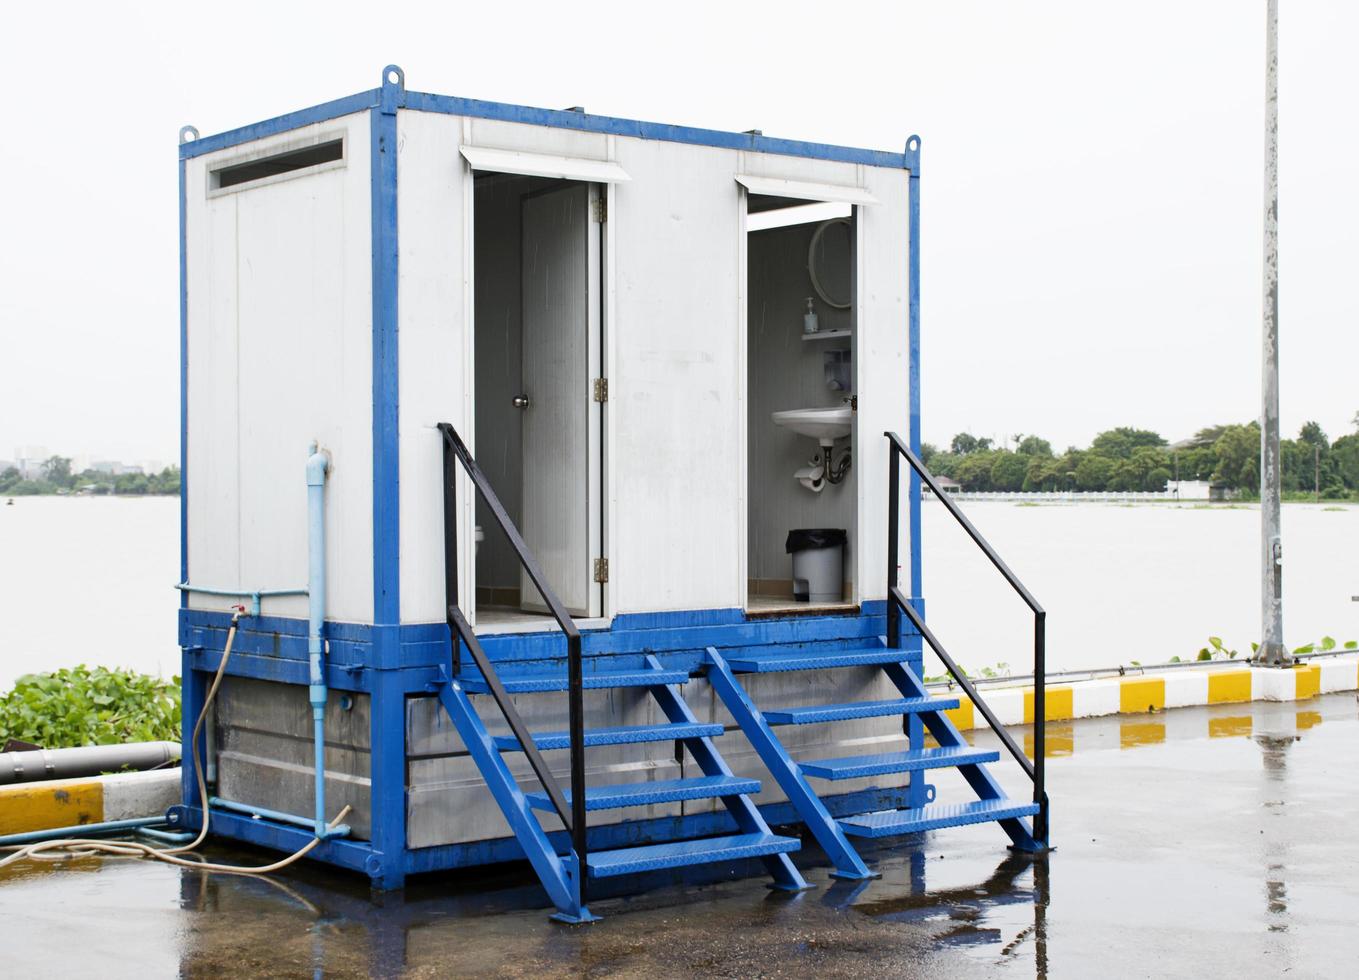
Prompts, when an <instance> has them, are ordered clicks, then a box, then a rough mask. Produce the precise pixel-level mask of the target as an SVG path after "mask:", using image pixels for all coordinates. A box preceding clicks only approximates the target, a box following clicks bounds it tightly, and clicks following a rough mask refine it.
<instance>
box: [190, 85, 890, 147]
mask: <svg viewBox="0 0 1359 980" xmlns="http://www.w3.org/2000/svg"><path fill="white" fill-rule="evenodd" d="M389 67H390V66H389ZM383 74H384V79H385V77H386V72H384V73H383ZM388 87H391V86H390V85H389V83H386V82H385V81H384V86H383V88H380V89H370V90H369V91H367V92H359V93H357V94H355V95H350V96H347V97H345V98H342V99H336V100H334V101H333V102H325V103H322V104H321V105H316V106H311V107H310V108H307V109H299V110H297V111H296V112H289V113H286V114H285V115H282V116H276V117H275V118H273V119H266V120H263V121H262V122H258V123H254V124H253V125H250V126H242V127H240V128H239V129H232V130H228V131H227V132H224V133H217V134H214V135H212V136H204V137H201V138H199V139H196V140H192V141H190V142H188V143H185V144H184V146H182V147H181V148H180V157H181V158H182V159H189V158H192V157H196V156H202V155H203V154H204V153H211V152H213V151H215V150H223V149H226V148H228V147H232V146H237V145H239V144H241V143H248V142H250V141H251V140H257V139H262V138H263V137H266V136H273V135H276V134H277V133H282V132H287V131H288V130H290V129H297V128H299V127H301V126H310V125H312V124H314V123H318V122H326V121H328V120H331V119H336V118H338V117H340V116H345V115H349V114H350V113H354V112H360V111H362V110H364V109H370V108H374V107H376V106H379V105H381V104H382V98H383V92H384V89H385V88H388ZM404 95H405V103H404V106H403V107H404V108H407V109H416V110H419V111H422V112H437V113H441V114H444V115H453V116H470V117H473V118H476V119H497V120H500V121H502V122H516V123H525V124H527V125H530V126H551V127H553V128H555V129H574V130H578V131H581V132H587V133H606V134H609V135H611V136H631V137H635V138H637V139H645V140H663V141H666V142H670V143H692V144H696V145H698V146H716V147H721V148H723V149H728V150H745V151H747V152H751V153H774V154H779V155H781V156H792V157H809V158H812V159H816V160H835V161H837V162H840V163H861V164H865V165H867V166H870V167H892V168H895V169H904V168H907V167H909V166H910V162H909V161H910V158H911V154H910V153H891V152H888V151H886V150H869V149H862V148H858V147H852V146H837V145H835V144H831V143H810V142H805V141H803V140H788V139H776V138H774V137H770V136H755V135H752V134H750V133H729V132H725V131H723V130H717V129H699V128H696V127H692V126H674V125H670V124H668V123H656V122H644V121H642V120H640V119H622V118H618V117H615V116H595V115H590V114H589V113H584V112H568V111H565V110H561V109H538V108H534V107H533V106H521V105H510V104H508V103H504V102H485V101H482V100H480V99H463V98H458V97H456V96H451V95H435V94H433V93H430V92H404Z"/></svg>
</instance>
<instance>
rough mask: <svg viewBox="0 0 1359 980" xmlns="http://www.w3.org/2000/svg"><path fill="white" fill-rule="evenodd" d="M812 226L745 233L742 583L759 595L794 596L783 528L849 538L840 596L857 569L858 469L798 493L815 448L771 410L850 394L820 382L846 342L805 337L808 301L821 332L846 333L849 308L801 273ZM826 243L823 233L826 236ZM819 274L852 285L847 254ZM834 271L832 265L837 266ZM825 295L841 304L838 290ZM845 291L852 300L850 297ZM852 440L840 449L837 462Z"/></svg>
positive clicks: (829, 403)
mask: <svg viewBox="0 0 1359 980" xmlns="http://www.w3.org/2000/svg"><path fill="white" fill-rule="evenodd" d="M816 227H817V226H816V224H814V223H809V224H801V225H789V226H787V227H783V228H771V229H769V230H766V231H756V232H751V233H750V235H749V240H748V242H747V248H746V264H747V269H748V275H749V280H748V289H747V301H748V310H747V321H746V322H747V329H748V344H747V360H746V363H747V365H748V379H747V383H748V389H747V391H748V395H747V401H746V404H747V425H748V430H749V432H748V439H749V443H748V464H747V475H748V480H749V490H748V493H747V498H746V499H747V500H748V502H749V503H748V506H749V520H748V528H749V535H750V541H749V547H750V558H749V563H748V566H747V567H748V577H749V579H750V583H749V585H750V590H751V593H752V594H756V595H775V596H779V595H791V587H792V574H793V571H792V557H791V556H790V555H789V554H787V552H786V550H785V547H784V545H785V542H786V541H787V538H788V532H789V530H791V529H793V528H804V527H838V528H844V529H845V530H846V531H847V532H848V533H849V546H848V547H847V548H846V549H845V578H846V595H847V597H848V596H852V595H853V591H852V587H851V583H850V582H849V579H850V578H851V576H852V574H853V571H852V570H853V568H854V558H853V554H854V546H855V531H856V528H855V519H854V517H855V510H856V505H855V500H856V497H857V491H856V489H855V471H854V469H853V468H851V469H850V471H849V474H848V475H847V476H846V477H845V480H844V481H843V482H842V483H839V484H837V485H835V486H827V487H826V488H825V489H824V490H822V491H821V492H820V493H813V492H812V491H810V490H807V489H804V488H803V487H802V486H801V485H800V484H799V483H798V482H797V481H796V480H795V479H794V478H793V473H794V472H795V471H796V470H798V469H800V468H802V467H804V466H807V465H808V462H809V460H810V459H811V457H812V455H813V454H814V453H816V452H817V451H818V450H819V447H818V446H817V444H816V441H815V440H813V439H810V438H808V437H807V436H802V435H798V434H797V433H795V432H792V431H791V430H789V429H784V428H781V427H779V426H777V425H775V424H774V422H773V421H772V420H771V419H770V414H771V413H772V412H778V411H783V410H785V409H790V408H821V407H834V406H836V405H839V404H840V403H841V401H842V399H843V398H844V397H846V396H848V395H850V394H852V392H839V391H832V390H831V389H830V388H828V387H827V386H826V380H825V372H824V366H823V365H824V358H823V354H824V352H825V351H828V350H844V349H850V350H852V340H851V338H844V339H835V340H825V339H822V340H810V341H807V340H803V339H802V332H803V321H802V317H803V314H804V313H805V312H806V308H807V297H809V296H811V297H813V299H812V305H813V308H814V309H815V310H816V314H817V318H818V321H819V326H820V329H821V330H835V329H852V327H853V321H854V316H853V311H852V310H837V309H835V308H833V307H831V306H829V305H827V304H826V303H824V302H823V301H822V300H821V299H820V297H818V296H817V295H816V293H815V291H814V290H813V287H812V282H811V278H810V276H809V274H808V271H807V249H808V246H809V245H810V244H811V239H812V235H813V234H814V233H815V231H816ZM826 237H827V238H830V236H829V235H827V236H826ZM823 259H824V260H825V262H826V263H827V264H826V265H818V269H819V270H821V274H822V275H823V276H824V277H825V279H826V280H827V282H826V286H827V288H830V287H831V285H832V283H833V284H834V286H835V288H845V289H846V290H847V289H848V283H849V282H850V278H851V276H850V268H849V266H850V262H851V259H850V256H849V254H848V253H847V252H845V251H843V250H841V251H839V252H838V253H836V252H830V253H828V254H826V255H825V256H823ZM837 266H838V267H837ZM830 295H831V296H832V297H833V298H838V295H839V294H838V293H836V292H834V291H832V292H831V293H830ZM845 295H848V293H847V292H846V294H845ZM848 444H849V442H848V441H847V440H840V441H839V442H838V443H837V445H836V450H835V451H836V453H837V458H838V454H839V453H840V452H843V450H844V448H845V446H847V445H848Z"/></svg>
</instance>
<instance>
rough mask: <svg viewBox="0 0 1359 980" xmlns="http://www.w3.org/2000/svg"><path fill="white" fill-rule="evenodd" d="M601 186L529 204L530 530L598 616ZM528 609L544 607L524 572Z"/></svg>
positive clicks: (547, 568) (558, 586)
mask: <svg viewBox="0 0 1359 980" xmlns="http://www.w3.org/2000/svg"><path fill="white" fill-rule="evenodd" d="M594 194H595V190H594V187H593V185H586V184H573V185H569V186H566V187H563V188H561V189H554V190H551V191H547V192H544V193H540V194H534V195H530V196H528V197H525V198H524V202H523V225H522V230H523V378H524V392H523V396H524V398H526V399H527V402H526V407H524V430H523V431H524V440H523V453H524V458H523V466H524V469H523V473H524V478H523V479H524V484H523V528H522V530H523V535H524V541H525V543H526V544H527V545H528V547H529V549H530V550H531V551H532V552H533V554H534V555H535V556H537V558H538V561H539V563H540V564H541V565H542V568H543V572H544V574H545V575H546V576H547V580H548V583H549V584H550V585H551V586H552V588H553V589H554V590H555V591H556V593H557V595H558V596H559V597H560V598H561V600H562V603H563V604H564V605H565V606H566V608H567V609H568V610H570V612H571V613H572V614H573V615H577V616H597V615H599V612H600V605H601V603H600V588H599V586H598V585H596V584H595V582H594V558H595V556H596V555H598V554H599V553H600V552H599V541H598V539H599V528H600V518H599V514H598V511H599V499H600V498H599V479H598V475H599V425H600V422H599V419H600V414H599V405H598V404H597V403H596V402H595V401H594V399H593V379H594V378H595V377H597V376H598V375H599V368H598V363H599V346H600V345H599V325H600V324H599V310H600V305H599V293H600V289H599V278H600V277H599V253H600V250H599V233H598V227H599V226H598V225H597V224H596V223H595V222H594V221H593V218H592V200H593V198H594ZM520 588H521V592H520V594H521V597H522V598H521V601H522V604H523V606H524V608H526V609H535V610H541V609H543V608H544V606H543V604H542V600H541V597H540V596H539V594H538V590H537V589H536V588H535V587H534V585H533V583H532V581H530V580H529V578H528V576H527V575H522V576H521V585H520Z"/></svg>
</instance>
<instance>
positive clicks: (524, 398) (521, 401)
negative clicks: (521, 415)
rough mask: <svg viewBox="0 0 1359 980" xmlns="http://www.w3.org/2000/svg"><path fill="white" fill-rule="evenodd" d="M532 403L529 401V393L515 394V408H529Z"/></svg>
mask: <svg viewBox="0 0 1359 980" xmlns="http://www.w3.org/2000/svg"><path fill="white" fill-rule="evenodd" d="M530 404H531V403H530V402H529V396H528V395H515V396H514V407H515V408H528V407H529V405H530Z"/></svg>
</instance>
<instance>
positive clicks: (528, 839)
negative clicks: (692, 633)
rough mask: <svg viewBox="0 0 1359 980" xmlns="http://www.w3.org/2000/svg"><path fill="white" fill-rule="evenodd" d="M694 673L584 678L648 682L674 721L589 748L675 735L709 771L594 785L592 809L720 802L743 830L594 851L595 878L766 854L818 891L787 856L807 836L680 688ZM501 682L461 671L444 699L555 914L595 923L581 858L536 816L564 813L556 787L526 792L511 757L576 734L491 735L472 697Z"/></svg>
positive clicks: (597, 736) (782, 878)
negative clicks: (770, 815)
mask: <svg viewBox="0 0 1359 980" xmlns="http://www.w3.org/2000/svg"><path fill="white" fill-rule="evenodd" d="M473 642H475V641H473ZM688 679H689V673H688V671H670V670H665V669H663V668H662V667H661V665H660V664H659V662H657V661H656V659H655V658H654V657H648V658H647V665H646V669H644V670H632V671H596V672H592V673H590V674H588V675H586V676H585V678H584V685H583V686H584V687H585V688H586V689H592V690H601V689H610V688H623V687H631V688H640V687H645V688H646V689H647V690H648V692H649V693H650V695H651V696H652V697H653V698H654V699H655V701H656V702H657V703H658V704H659V705H660V708H661V710H662V712H663V713H664V714H665V716H666V719H667V721H666V723H664V724H655V725H635V726H627V727H617V728H599V729H593V730H586V731H585V732H584V744H585V745H586V746H596V745H627V744H639V743H643V742H657V741H673V742H677V743H682V744H683V745H684V746H685V747H686V748H687V749H688V751H689V754H690V756H691V757H692V758H693V759H694V761H695V762H696V763H697V764H698V766H699V768H700V769H701V770H702V772H703V775H702V776H694V777H690V778H685V779H669V780H663V781H655V782H644V783H628V784H622V785H611V786H593V787H589V788H588V789H587V790H586V791H585V801H584V802H585V809H586V810H587V811H588V810H611V809H617V808H620V807H640V806H649V805H651V804H654V803H666V802H675V801H684V800H700V799H720V800H721V801H722V803H723V804H724V805H725V806H726V808H727V812H728V813H729V814H731V816H732V818H733V819H734V820H735V822H736V826H737V831H738V832H737V833H735V834H730V835H725V836H721V837H709V838H703V839H698V840H681V841H668V842H665V843H659V844H647V845H643V846H638V847H625V848H619V849H616V850H607V851H591V852H589V853H588V855H587V857H586V861H585V864H586V880H591V879H600V878H611V877H615V876H619V875H628V874H640V873H643V872H649V871H658V870H663V869H667V868H681V867H690V866H693V865H699V864H714V863H729V862H733V861H741V860H747V859H751V858H760V859H762V860H763V861H764V864H765V866H766V867H767V868H768V870H769V873H770V874H771V875H772V876H773V879H774V887H775V888H779V889H782V890H787V891H801V890H802V889H805V888H809V887H811V886H809V885H808V884H807V882H806V880H805V879H804V878H803V877H802V874H801V873H800V872H799V871H798V869H797V867H796V866H795V865H794V864H793V862H792V861H791V860H790V859H789V858H788V854H789V852H791V851H796V850H797V849H798V848H800V847H801V846H802V843H801V841H799V840H798V839H797V838H794V837H781V836H779V835H777V834H775V833H773V831H771V830H770V828H769V825H768V824H767V823H766V822H765V819H764V817H763V816H762V815H761V814H760V811H759V810H758V809H756V807H755V805H754V804H753V803H752V802H751V800H750V796H751V795H752V794H755V793H758V792H759V791H760V782H759V780H756V779H742V778H739V777H737V776H735V775H734V774H733V773H732V771H731V768H730V767H729V766H728V765H727V764H726V762H725V761H724V760H723V759H722V756H721V755H720V754H719V753H718V751H717V749H716V747H715V746H714V745H713V741H712V740H713V739H714V738H716V737H718V736H720V735H722V734H723V731H724V729H723V727H722V726H721V725H716V724H711V725H705V724H701V723H700V722H699V721H698V720H697V719H696V718H695V717H694V715H693V712H692V711H691V710H690V708H689V706H688V705H687V704H686V703H685V701H684V699H683V698H682V697H680V696H679V694H677V693H676V691H675V690H674V689H673V688H672V687H671V685H673V684H679V683H682V682H684V681H687V680H688ZM499 683H501V684H503V686H504V688H505V690H507V691H516V692H521V693H532V694H547V693H552V692H561V691H565V690H567V689H568V687H569V680H568V677H567V675H566V673H565V672H563V673H560V674H529V675H520V676H518V677H510V678H507V679H505V680H504V681H501V682H499ZM492 687H493V685H492V683H490V682H489V679H488V678H487V677H486V676H483V675H478V674H471V675H469V676H460V677H458V678H455V679H453V680H451V681H450V682H449V683H447V684H445V685H443V686H442V687H441V689H440V693H439V697H440V700H441V701H442V703H443V705H444V707H445V709H446V710H447V711H448V713H449V715H450V717H452V719H453V722H454V724H455V725H456V727H457V729H458V732H459V734H460V735H462V738H463V741H464V743H465V744H466V745H467V746H468V749H469V751H470V752H471V754H472V755H473V756H474V758H475V759H476V762H477V765H478V767H479V768H480V769H481V772H482V774H483V775H484V776H485V778H486V783H487V785H488V786H489V787H490V789H491V793H492V795H493V796H494V797H495V800H496V803H497V804H498V805H499V806H500V809H501V812H502V813H504V815H505V818H506V820H507V821H508V822H509V824H510V827H511V828H512V829H513V830H514V833H515V836H516V837H517V838H518V839H519V842H520V844H521V845H522V846H523V847H524V852H525V854H526V855H527V856H528V858H529V861H530V863H531V864H532V865H533V867H534V870H535V871H536V872H537V873H538V876H539V878H540V879H541V880H542V882H543V886H544V887H545V888H546V890H547V892H548V895H549V897H551V899H552V901H553V903H554V904H555V905H556V906H557V915H556V918H559V919H561V920H563V921H567V922H585V921H590V920H591V919H593V918H594V916H593V915H592V914H591V913H590V911H589V909H588V907H587V905H586V904H585V899H584V895H583V894H582V893H583V891H584V889H583V888H582V887H580V886H581V885H583V884H584V882H583V881H580V880H579V879H578V878H577V875H578V872H577V868H578V865H579V862H578V860H577V858H576V854H575V851H574V849H573V850H572V851H571V853H569V854H565V855H561V854H558V853H557V852H556V850H555V849H554V848H553V846H552V843H551V838H550V837H549V835H548V834H547V832H546V831H545V830H544V829H543V826H542V824H541V822H540V821H539V819H538V816H537V813H536V812H535V811H548V812H551V811H553V810H555V809H556V805H555V803H554V802H553V800H552V799H551V798H550V795H549V794H548V793H547V792H533V793H525V792H524V791H523V790H521V789H520V788H519V786H518V784H517V782H516V780H515V778H514V776H513V775H512V774H511V773H510V769H509V767H508V766H507V765H506V763H505V760H504V758H503V755H504V754H505V753H509V752H520V751H525V750H526V747H527V745H528V744H531V745H532V746H533V747H534V748H536V749H537V750H539V751H546V750H549V749H562V748H568V747H569V746H570V733H569V732H545V733H530V736H529V742H528V743H521V742H520V741H519V739H518V737H516V736H514V735H504V736H492V735H490V734H489V732H488V731H487V729H486V726H485V724H484V723H483V721H482V719H481V717H480V716H479V715H478V714H477V712H476V709H475V707H474V706H473V705H472V702H471V700H470V698H469V697H468V695H469V694H474V693H491V692H492ZM564 795H565V796H566V800H567V802H568V803H570V804H574V802H575V801H574V800H573V799H572V794H571V793H570V792H567V793H565V794H564Z"/></svg>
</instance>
